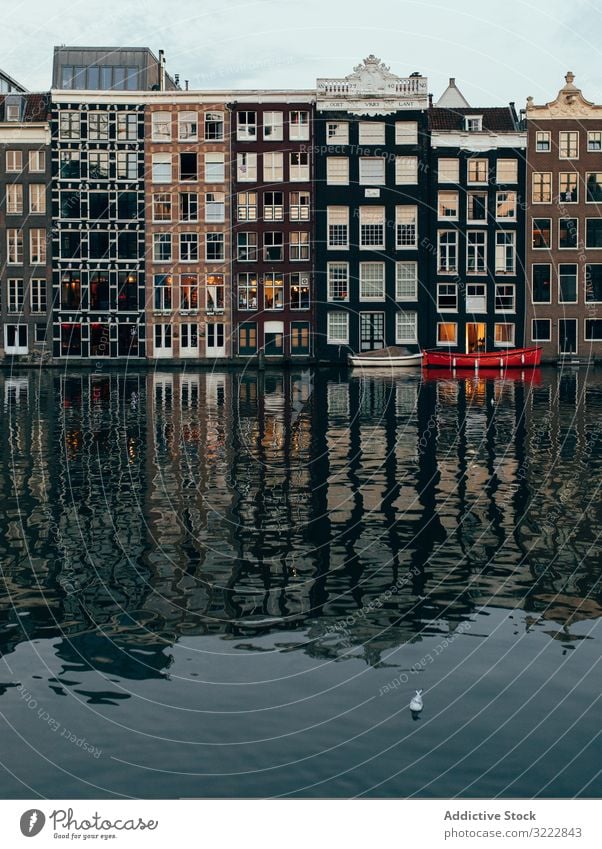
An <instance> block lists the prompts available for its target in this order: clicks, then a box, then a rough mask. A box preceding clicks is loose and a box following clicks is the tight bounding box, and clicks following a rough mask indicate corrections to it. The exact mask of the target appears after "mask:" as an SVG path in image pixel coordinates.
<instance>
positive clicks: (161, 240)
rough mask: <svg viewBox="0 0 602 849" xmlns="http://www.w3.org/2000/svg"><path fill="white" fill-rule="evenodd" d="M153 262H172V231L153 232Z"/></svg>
mask: <svg viewBox="0 0 602 849" xmlns="http://www.w3.org/2000/svg"><path fill="white" fill-rule="evenodd" d="M153 262H171V233H154V234H153Z"/></svg>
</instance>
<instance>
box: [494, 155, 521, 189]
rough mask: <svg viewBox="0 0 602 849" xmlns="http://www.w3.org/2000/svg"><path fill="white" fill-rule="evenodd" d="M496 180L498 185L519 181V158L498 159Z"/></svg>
mask: <svg viewBox="0 0 602 849" xmlns="http://www.w3.org/2000/svg"><path fill="white" fill-rule="evenodd" d="M504 172H506V173H504ZM495 182H496V183H498V185H507V184H508V183H517V182H518V159H498V160H497V162H496V165H495Z"/></svg>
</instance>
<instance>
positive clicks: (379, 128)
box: [359, 121, 385, 144]
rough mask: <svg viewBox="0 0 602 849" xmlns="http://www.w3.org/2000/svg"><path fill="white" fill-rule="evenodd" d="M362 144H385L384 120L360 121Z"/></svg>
mask: <svg viewBox="0 0 602 849" xmlns="http://www.w3.org/2000/svg"><path fill="white" fill-rule="evenodd" d="M359 143H360V144H384V143H385V124H384V122H382V121H360V122H359Z"/></svg>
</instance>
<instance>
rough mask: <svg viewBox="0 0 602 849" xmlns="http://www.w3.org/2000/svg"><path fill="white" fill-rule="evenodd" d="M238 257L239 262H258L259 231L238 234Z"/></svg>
mask: <svg viewBox="0 0 602 849" xmlns="http://www.w3.org/2000/svg"><path fill="white" fill-rule="evenodd" d="M236 258H237V259H238V261H239V262H257V233H237V234H236Z"/></svg>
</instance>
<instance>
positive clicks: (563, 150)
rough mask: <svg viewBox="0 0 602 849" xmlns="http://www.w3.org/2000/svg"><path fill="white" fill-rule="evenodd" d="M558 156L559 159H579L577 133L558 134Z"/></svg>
mask: <svg viewBox="0 0 602 849" xmlns="http://www.w3.org/2000/svg"><path fill="white" fill-rule="evenodd" d="M558 156H559V157H560V159H578V158H579V133H578V132H573V131H570V132H563V131H561V132H560V133H558Z"/></svg>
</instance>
